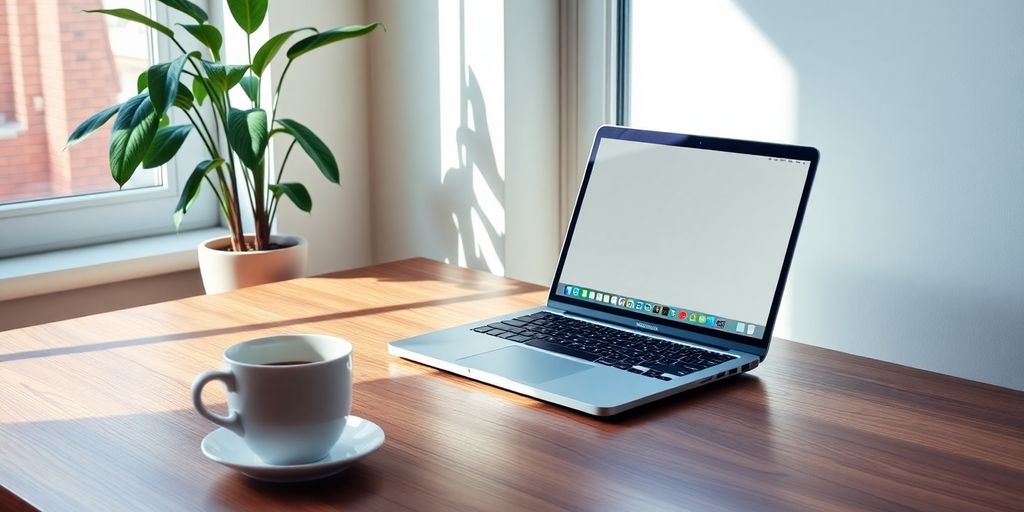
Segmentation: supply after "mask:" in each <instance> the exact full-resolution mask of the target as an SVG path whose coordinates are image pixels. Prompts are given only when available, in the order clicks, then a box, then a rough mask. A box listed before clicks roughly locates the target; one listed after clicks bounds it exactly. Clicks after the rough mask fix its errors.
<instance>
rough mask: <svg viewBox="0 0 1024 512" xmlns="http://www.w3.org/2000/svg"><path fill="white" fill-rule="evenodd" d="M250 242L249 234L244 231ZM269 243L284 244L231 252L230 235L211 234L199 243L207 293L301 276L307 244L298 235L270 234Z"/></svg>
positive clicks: (303, 270)
mask: <svg viewBox="0 0 1024 512" xmlns="http://www.w3.org/2000/svg"><path fill="white" fill-rule="evenodd" d="M245 239H246V241H248V242H250V244H251V242H252V239H253V236H252V235H246V237H245ZM270 243H272V244H278V245H282V246H285V247H283V248H281V249H271V250H269V251H246V252H233V251H230V250H224V249H225V248H230V247H231V237H228V236H222V237H219V238H211V239H210V240H207V241H205V242H203V243H201V244H199V272H200V273H201V274H202V276H203V287H204V288H206V293H207V295H212V294H214V293H223V292H229V291H231V290H235V289H238V288H245V287H246V286H256V285H258V284H266V283H272V282H274V281H284V280H286V279H294V278H296V277H302V276H303V275H305V273H306V253H307V249H308V247H309V246H308V244H307V243H306V239H305V238H302V237H301V236H289V235H270Z"/></svg>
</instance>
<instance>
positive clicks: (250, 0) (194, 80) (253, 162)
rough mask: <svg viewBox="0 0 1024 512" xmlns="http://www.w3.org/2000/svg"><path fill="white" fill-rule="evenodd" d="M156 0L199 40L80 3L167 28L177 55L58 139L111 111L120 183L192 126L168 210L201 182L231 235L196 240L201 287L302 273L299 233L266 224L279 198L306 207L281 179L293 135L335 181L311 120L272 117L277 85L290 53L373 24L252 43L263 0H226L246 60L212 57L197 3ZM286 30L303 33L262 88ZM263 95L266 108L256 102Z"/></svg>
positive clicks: (180, 211) (296, 186) (181, 209)
mask: <svg viewBox="0 0 1024 512" xmlns="http://www.w3.org/2000/svg"><path fill="white" fill-rule="evenodd" d="M157 1H158V2H160V3H162V4H164V5H166V6H167V7H169V8H171V9H174V10H177V11H180V12H182V13H184V14H186V15H187V16H188V17H190V18H191V20H190V22H189V24H179V26H180V27H181V28H182V29H183V30H184V32H185V33H187V34H188V35H189V36H190V37H192V38H194V39H196V40H197V41H199V43H201V45H202V46H203V47H205V48H204V49H203V52H198V51H194V52H188V51H186V50H185V47H184V46H182V44H181V43H180V41H179V39H178V35H179V34H176V33H175V31H174V30H173V29H171V28H170V27H168V26H166V25H164V24H161V23H159V22H157V21H155V20H153V19H151V18H148V17H146V16H144V15H143V14H140V13H138V12H136V11H133V10H131V9H95V10H89V11H86V12H93V13H102V14H106V15H108V16H115V17H118V18H122V19H125V20H128V21H132V22H136V23H142V24H143V25H146V26H148V27H150V28H151V29H153V30H155V31H156V32H158V33H160V34H162V35H163V36H166V37H167V38H169V39H170V40H171V42H173V43H174V45H175V46H176V47H177V48H178V49H179V50H181V55H179V56H177V57H176V58H174V59H173V60H171V61H169V62H161V63H158V64H155V65H153V66H151V67H150V68H149V69H148V70H146V71H145V72H144V73H142V74H141V75H140V76H139V80H138V94H137V95H136V96H134V97H132V98H131V99H129V100H128V101H125V102H124V103H121V104H118V105H114V106H112V107H109V108H107V109H105V110H103V111H101V112H98V113H96V114H94V115H93V116H91V117H89V118H88V119H86V120H85V121H84V122H82V124H81V125H79V126H78V127H77V128H76V129H75V130H74V131H73V132H72V133H71V135H70V136H69V137H68V143H67V146H71V145H74V144H76V143H78V142H81V141H82V140H83V139H85V138H86V137H88V136H89V135H90V134H91V133H92V132H94V131H95V130H96V129H98V128H99V127H101V126H103V124H105V123H106V122H107V121H108V120H110V119H111V118H114V116H117V117H116V119H115V120H114V126H113V134H112V136H111V139H110V152H109V154H110V158H109V159H110V171H111V174H112V175H113V177H114V181H116V182H117V184H118V185H119V186H122V187H123V186H124V184H125V183H126V182H127V181H128V180H129V179H130V178H131V177H132V175H133V174H134V173H135V172H136V170H137V169H138V168H139V167H140V166H141V167H142V168H145V169H150V168H154V167H159V166H161V165H163V164H165V163H167V162H168V161H169V160H170V159H171V158H172V157H174V155H175V154H176V153H177V152H178V150H179V149H180V148H181V147H182V144H183V143H184V141H185V139H186V138H187V137H189V136H190V135H191V134H193V133H194V134H195V136H197V137H199V138H200V139H201V140H202V142H203V145H204V146H205V149H206V151H207V152H208V153H209V158H208V159H205V160H203V161H201V162H198V163H197V164H196V166H195V170H194V171H192V173H191V175H190V176H189V177H188V179H187V180H186V181H185V183H184V185H183V187H182V190H181V197H180V199H179V201H178V204H177V206H176V208H175V211H174V216H173V218H174V222H175V226H178V225H179V224H180V223H181V219H182V216H183V215H185V214H186V213H187V212H188V210H189V208H190V207H191V206H192V204H193V203H194V201H195V200H196V197H197V195H198V194H199V190H200V189H201V188H202V186H203V183H206V184H208V185H209V186H210V188H211V189H212V190H213V192H214V194H215V195H216V197H217V202H218V203H219V205H220V210H221V213H222V214H223V215H224V218H225V219H226V222H227V225H228V227H229V228H230V230H231V234H230V236H227V237H222V238H217V239H213V240H208V241H206V242H204V243H203V244H200V246H199V261H200V271H201V273H202V276H203V285H204V287H205V288H206V292H207V293H218V292H221V291H227V290H231V289H234V288H241V287H243V286H251V285H255V284H261V283H265V282H271V281H277V280H282V279H290V278H293V277H299V276H301V275H302V274H303V272H304V270H305V261H306V242H305V240H303V239H302V238H301V237H289V236H282V235H274V234H271V226H272V225H273V222H274V217H275V215H276V213H277V209H278V207H279V206H280V203H281V199H282V198H287V199H288V200H289V201H291V202H292V203H293V204H294V205H295V206H296V207H298V208H299V209H301V210H302V211H305V212H309V211H311V209H312V207H313V205H312V200H311V198H310V195H309V192H308V190H307V189H306V187H304V186H303V185H302V184H301V183H295V182H285V181H282V180H281V178H282V174H283V173H284V170H285V166H286V165H287V163H288V158H289V156H290V155H291V153H292V149H294V148H295V145H296V144H298V146H299V147H300V148H301V149H302V150H303V151H304V152H305V153H306V154H307V155H308V156H309V157H310V159H312V161H313V162H314V163H315V164H316V166H317V168H318V169H319V170H320V172H321V173H323V175H324V177H325V178H327V180H328V181H330V182H332V183H339V171H338V163H337V161H336V160H335V158H334V155H333V154H332V153H331V150H330V149H329V148H328V147H327V145H326V144H324V142H323V141H322V140H320V138H319V137H317V135H316V134H314V133H313V131H312V130H310V129H309V128H307V127H306V126H305V125H303V124H301V123H299V122H298V121H295V120H294V119H282V118H279V117H277V105H278V101H279V99H280V95H281V86H282V85H283V84H284V81H285V78H286V76H287V74H288V69H289V68H290V67H291V65H292V63H293V62H295V60H296V59H298V58H300V57H302V56H303V55H305V54H307V53H309V52H312V51H314V50H316V49H318V48H321V47H323V46H326V45H329V44H332V43H336V42H338V41H343V40H346V39H351V38H354V37H360V36H363V35H366V34H369V33H370V32H373V31H374V30H375V29H377V28H378V27H382V24H381V23H370V24H368V25H353V26H347V27H339V28H334V29H331V30H325V31H322V32H321V31H318V30H317V29H315V28H312V27H304V28H299V29H295V30H288V31H285V32H282V33H280V34H277V35H274V36H273V37H271V38H269V39H268V40H267V41H266V42H265V43H264V44H263V45H262V46H261V47H260V48H259V49H258V50H256V52H255V53H252V50H251V48H252V46H251V37H252V33H253V32H255V31H256V30H257V29H258V28H259V27H260V25H262V24H263V22H264V19H265V18H266V14H267V0H227V4H228V9H229V10H230V11H231V16H232V17H233V18H234V20H235V22H236V23H237V24H238V26H239V27H240V28H241V29H242V30H243V31H245V33H246V39H247V41H246V42H247V45H248V48H249V51H248V57H249V58H248V62H246V63H243V64H229V63H227V62H225V61H224V59H222V58H221V47H222V46H223V36H222V35H221V32H220V31H219V30H218V29H217V28H216V27H214V26H213V25H210V24H208V23H207V20H208V15H207V14H206V12H205V11H203V9H201V8H200V7H199V6H197V5H195V4H193V3H191V2H189V1H188V0H157ZM192 20H194V21H195V23H191V21H192ZM181 35H184V34H181ZM293 36H295V37H301V36H305V37H302V38H301V39H298V41H296V42H294V43H293V44H292V45H291V46H290V47H289V48H288V49H287V51H286V52H285V56H286V57H287V62H286V64H285V66H284V68H283V71H282V72H281V75H280V77H279V78H278V79H277V86H276V88H275V90H274V93H273V95H272V97H270V98H264V97H263V95H261V93H260V89H261V88H260V81H261V80H264V79H266V78H267V77H266V75H265V73H266V71H267V68H268V66H269V64H270V61H271V60H273V59H274V57H275V56H277V55H278V53H279V52H280V51H281V50H282V49H283V48H284V46H285V44H287V42H288V40H289V39H290V38H292V37H293ZM236 87H237V88H241V90H242V91H243V92H244V93H245V97H246V98H247V100H248V101H246V102H245V103H247V104H246V105H241V106H238V105H232V102H231V97H230V92H231V91H232V90H233V89H235V88H236ZM207 101H209V103H210V105H211V107H212V108H211V109H210V110H209V111H204V110H203V109H202V107H203V105H204V102H207ZM267 103H269V104H270V109H269V112H268V111H267V110H265V109H264V108H263V106H264V105H266V104H267ZM240 107H241V108H240ZM172 109H178V110H180V111H181V112H183V113H184V115H185V117H186V118H188V120H189V124H180V125H173V126H172V125H170V123H169V119H168V116H167V113H168V112H169V111H171V110H172ZM274 137H288V138H290V139H291V143H290V144H289V145H288V149H287V151H285V153H284V157H283V158H282V159H281V161H280V163H279V165H277V166H276V173H275V172H274V171H275V166H274V163H273V162H271V161H270V159H269V158H267V147H268V146H269V145H270V142H271V140H272V139H273V138H274ZM272 178H273V179H272ZM243 208H245V209H246V210H247V211H251V214H252V219H253V225H254V230H253V232H252V233H244V232H243V228H242V211H243Z"/></svg>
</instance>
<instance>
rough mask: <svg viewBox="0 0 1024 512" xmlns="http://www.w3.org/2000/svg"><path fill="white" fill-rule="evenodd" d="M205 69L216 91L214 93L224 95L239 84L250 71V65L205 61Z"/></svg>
mask: <svg viewBox="0 0 1024 512" xmlns="http://www.w3.org/2000/svg"><path fill="white" fill-rule="evenodd" d="M203 68H204V69H205V70H206V77H207V78H209V79H210V85H211V86H212V87H213V88H214V89H216V90H215V91H206V92H208V93H209V92H213V93H216V94H218V95H220V94H223V93H225V92H227V91H229V90H231V88H232V87H234V86H235V85H237V84H238V81H239V80H241V79H242V77H243V76H245V72H246V71H249V66H248V65H232V64H228V65H224V64H217V63H214V62H209V61H206V60H204V61H203Z"/></svg>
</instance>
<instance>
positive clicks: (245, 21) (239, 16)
mask: <svg viewBox="0 0 1024 512" xmlns="http://www.w3.org/2000/svg"><path fill="white" fill-rule="evenodd" d="M228 9H230V10H231V16H232V17H233V18H235V22H236V23H238V26H239V27H242V30H244V31H245V33H246V34H252V33H253V32H256V29H258V28H260V25H262V24H263V19H264V18H266V17H267V0H228Z"/></svg>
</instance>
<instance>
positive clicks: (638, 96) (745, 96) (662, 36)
mask: <svg viewBox="0 0 1024 512" xmlns="http://www.w3.org/2000/svg"><path fill="white" fill-rule="evenodd" d="M631 14H632V16H631V19H630V35H631V49H630V55H629V73H630V75H629V76H630V88H629V98H628V100H629V119H628V122H629V124H631V125H633V126H636V127H642V128H648V129H656V130H665V131H673V132H681V133H691V134H695V135H712V136H720V137H734V138H741V139H755V140H767V141H773V142H793V141H794V139H795V137H796V102H797V82H796V74H795V72H794V70H793V68H792V66H791V65H790V63H789V62H788V61H787V60H786V57H785V56H784V55H782V54H781V53H780V52H779V50H778V49H777V48H776V46H775V45H774V44H773V43H772V41H771V40H770V39H769V38H768V37H767V36H766V35H765V34H763V33H762V32H761V30H760V29H759V28H758V27H757V26H756V25H755V24H754V23H753V22H752V21H751V20H750V18H749V17H748V16H747V15H746V13H744V11H743V10H742V9H741V7H740V6H739V5H737V3H735V2H727V1H707V2H680V1H678V0H643V1H637V2H633V3H632V13H631Z"/></svg>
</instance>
